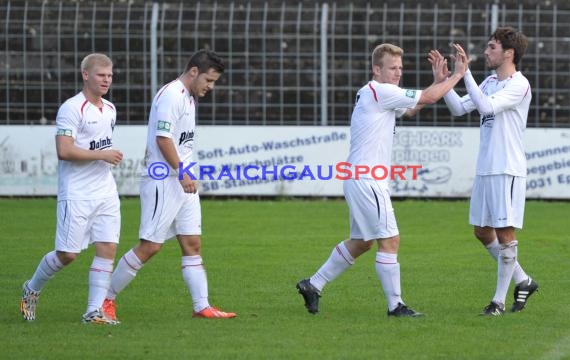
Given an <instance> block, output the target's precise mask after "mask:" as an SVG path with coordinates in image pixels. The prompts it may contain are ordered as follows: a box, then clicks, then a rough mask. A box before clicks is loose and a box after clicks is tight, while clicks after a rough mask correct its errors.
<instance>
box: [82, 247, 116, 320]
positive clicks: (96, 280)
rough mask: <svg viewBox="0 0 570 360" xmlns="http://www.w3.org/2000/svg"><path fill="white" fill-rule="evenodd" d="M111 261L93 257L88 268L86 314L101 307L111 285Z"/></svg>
mask: <svg viewBox="0 0 570 360" xmlns="http://www.w3.org/2000/svg"><path fill="white" fill-rule="evenodd" d="M112 273H113V260H112V259H104V258H101V257H97V256H95V257H94V258H93V262H92V263H91V267H90V268H89V295H88V296H87V313H89V312H91V311H93V310H97V309H99V308H101V306H103V301H104V300H105V296H106V295H107V291H108V290H109V285H110V284H111V274H112Z"/></svg>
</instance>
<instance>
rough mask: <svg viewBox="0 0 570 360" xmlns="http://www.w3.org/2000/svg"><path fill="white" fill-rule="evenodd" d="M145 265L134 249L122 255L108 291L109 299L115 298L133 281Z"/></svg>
mask: <svg viewBox="0 0 570 360" xmlns="http://www.w3.org/2000/svg"><path fill="white" fill-rule="evenodd" d="M143 265H144V264H143V263H142V261H141V260H140V259H139V258H138V256H137V255H136V254H135V252H134V251H133V249H131V250H129V251H127V253H126V254H125V255H123V257H121V259H120V260H119V263H118V264H117V267H116V268H115V271H114V272H113V275H111V284H110V286H109V291H108V292H107V299H111V300H114V299H115V297H117V294H118V293H120V292H121V291H123V289H124V288H126V287H127V285H129V284H130V283H131V281H133V279H134V278H135V276H137V273H138V271H139V270H140V269H141V268H142V267H143Z"/></svg>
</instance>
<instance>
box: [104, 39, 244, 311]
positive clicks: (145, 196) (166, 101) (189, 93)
mask: <svg viewBox="0 0 570 360" xmlns="http://www.w3.org/2000/svg"><path fill="white" fill-rule="evenodd" d="M224 69H225V66H224V63H223V61H222V59H221V58H220V57H219V56H218V55H217V54H216V53H215V52H213V51H209V50H200V51H198V52H196V53H195V54H194V55H192V56H191V57H190V60H189V61H188V64H187V65H186V68H185V70H184V72H183V73H182V74H181V75H180V76H179V77H178V78H177V79H175V80H173V81H171V82H170V83H168V84H166V85H164V86H163V87H162V88H161V89H160V90H159V91H158V93H157V94H156V95H155V97H154V100H153V102H152V106H151V110H150V115H149V122H148V133H147V146H146V152H145V158H144V167H145V168H144V169H143V172H142V179H141V185H140V199H141V221H140V228H139V240H140V241H139V243H138V245H136V246H135V247H134V248H132V249H130V250H129V251H127V252H126V253H125V254H124V255H123V256H122V257H121V259H120V260H119V262H118V264H117V268H116V269H115V272H114V273H113V276H112V280H111V286H110V288H109V292H108V294H107V299H105V303H104V305H103V308H104V310H105V313H106V314H107V315H108V316H109V317H110V318H112V319H116V316H117V315H116V304H115V299H116V296H117V294H119V293H120V292H121V291H122V290H123V289H124V288H126V287H127V285H128V284H130V283H131V281H133V280H134V278H135V276H136V275H137V273H138V272H139V270H141V268H142V267H143V265H145V264H146V263H147V262H148V261H149V260H150V259H151V258H152V257H153V256H154V255H156V254H157V253H158V252H159V251H160V249H161V248H162V246H163V244H164V243H165V242H166V241H167V240H169V239H171V238H173V237H176V239H177V240H178V243H179V245H180V250H181V252H182V259H181V260H182V261H181V262H182V278H183V279H184V282H185V283H186V286H187V287H188V290H189V291H190V295H191V297H192V303H193V316H194V317H200V318H209V319H216V318H217V319H228V318H233V317H235V316H236V314H235V313H233V312H225V311H221V310H219V309H217V308H215V307H213V306H211V305H210V303H209V300H208V282H207V277H206V270H205V268H204V264H203V261H202V255H201V245H202V241H201V234H202V225H201V222H202V212H201V208H200V197H199V194H198V192H197V188H196V184H195V182H194V181H193V180H192V179H191V178H190V176H189V175H188V174H187V173H185V172H184V173H183V177H182V179H181V180H179V179H178V178H179V174H178V169H180V167H181V166H182V168H186V167H187V166H189V164H190V163H191V162H192V154H193V149H194V134H195V127H196V119H195V116H196V107H197V102H198V99H199V98H201V97H203V96H205V95H206V94H207V93H208V92H210V91H212V90H213V89H214V85H215V83H216V81H217V80H218V79H219V78H220V76H221V75H222V73H223V72H224ZM155 163H162V164H168V165H169V166H170V168H171V170H170V172H169V174H170V176H167V177H166V178H165V179H163V180H155V179H153V178H151V177H150V176H149V174H148V168H149V166H150V165H152V164H155Z"/></svg>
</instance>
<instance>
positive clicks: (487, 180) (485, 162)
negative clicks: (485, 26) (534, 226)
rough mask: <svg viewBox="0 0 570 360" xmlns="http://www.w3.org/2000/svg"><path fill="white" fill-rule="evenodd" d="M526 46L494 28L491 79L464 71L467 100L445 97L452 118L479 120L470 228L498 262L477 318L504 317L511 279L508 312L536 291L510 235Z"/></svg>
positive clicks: (516, 223) (521, 196) (520, 197)
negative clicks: (469, 115)
mask: <svg viewBox="0 0 570 360" xmlns="http://www.w3.org/2000/svg"><path fill="white" fill-rule="evenodd" d="M527 45H528V40H527V38H526V36H525V35H524V34H522V33H521V32H520V31H518V30H516V29H514V28H512V27H499V28H497V29H496V30H495V31H494V32H493V34H491V36H490V37H489V40H488V42H487V47H486V49H485V52H484V54H485V59H486V63H487V66H488V67H489V68H490V69H492V70H495V71H496V74H493V75H490V76H488V77H487V78H486V79H485V80H484V81H483V82H482V83H481V85H479V86H477V83H476V82H475V79H473V75H472V74H471V72H470V71H469V70H467V72H466V73H465V77H464V82H465V86H466V89H467V92H468V94H467V95H465V96H463V97H459V95H458V94H457V93H456V92H455V91H454V90H451V91H450V92H449V93H448V94H446V95H445V97H444V99H445V102H446V104H447V106H448V108H449V109H450V111H451V113H452V114H453V115H455V116H460V115H464V114H466V113H469V112H471V111H473V110H477V111H478V112H479V114H480V116H481V124H480V126H481V133H480V144H479V154H478V157H477V167H476V174H475V181H474V184H473V189H472V192H471V202H470V208H469V223H470V224H471V225H473V226H474V234H475V237H477V239H479V240H480V241H481V243H482V244H483V245H484V246H485V247H486V248H487V250H488V251H489V254H491V256H492V257H493V258H494V259H495V260H498V271H497V286H496V290H495V295H494V296H493V300H492V301H491V303H490V304H489V305H488V306H486V307H485V309H484V310H483V312H482V313H481V315H489V316H500V315H502V314H503V313H504V312H505V299H506V295H507V291H508V290H509V284H510V281H511V279H512V280H513V281H514V282H515V284H516V286H515V292H514V303H513V305H512V307H511V311H512V312H519V311H521V310H522V309H524V307H525V306H526V303H527V300H528V298H529V297H530V296H531V295H532V294H533V293H534V292H535V291H537V290H538V284H537V283H536V281H534V280H533V279H532V278H531V277H529V276H528V275H527V274H526V273H525V271H524V270H523V269H522V267H521V266H520V264H519V263H518V261H517V252H518V251H517V244H518V241H517V240H516V234H515V229H521V228H522V226H523V217H524V206H525V192H526V172H527V169H526V157H525V152H524V146H523V132H524V129H525V128H526V121H527V116H528V110H529V107H530V102H531V99H532V94H531V89H530V84H529V82H528V80H527V78H526V77H525V76H524V75H523V74H522V73H521V72H520V71H517V64H518V63H519V62H520V60H521V58H522V56H523V55H524V52H525V50H526V48H527ZM429 58H430V61H434V60H435V59H438V61H441V58H442V56H441V54H439V52H437V51H432V52H431V53H430V55H429ZM467 64H468V62H467ZM435 80H436V81H443V80H445V79H444V78H439V79H438V78H436V79H435Z"/></svg>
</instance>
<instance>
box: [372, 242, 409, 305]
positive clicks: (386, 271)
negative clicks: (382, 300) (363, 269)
mask: <svg viewBox="0 0 570 360" xmlns="http://www.w3.org/2000/svg"><path fill="white" fill-rule="evenodd" d="M376 273H377V274H378V278H379V279H380V284H382V289H383V290H384V296H386V300H387V301H388V310H390V311H392V310H394V309H395V308H396V307H398V303H402V304H404V301H403V300H402V290H401V288H400V264H399V263H398V254H390V253H385V252H380V251H378V252H377V253H376Z"/></svg>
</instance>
